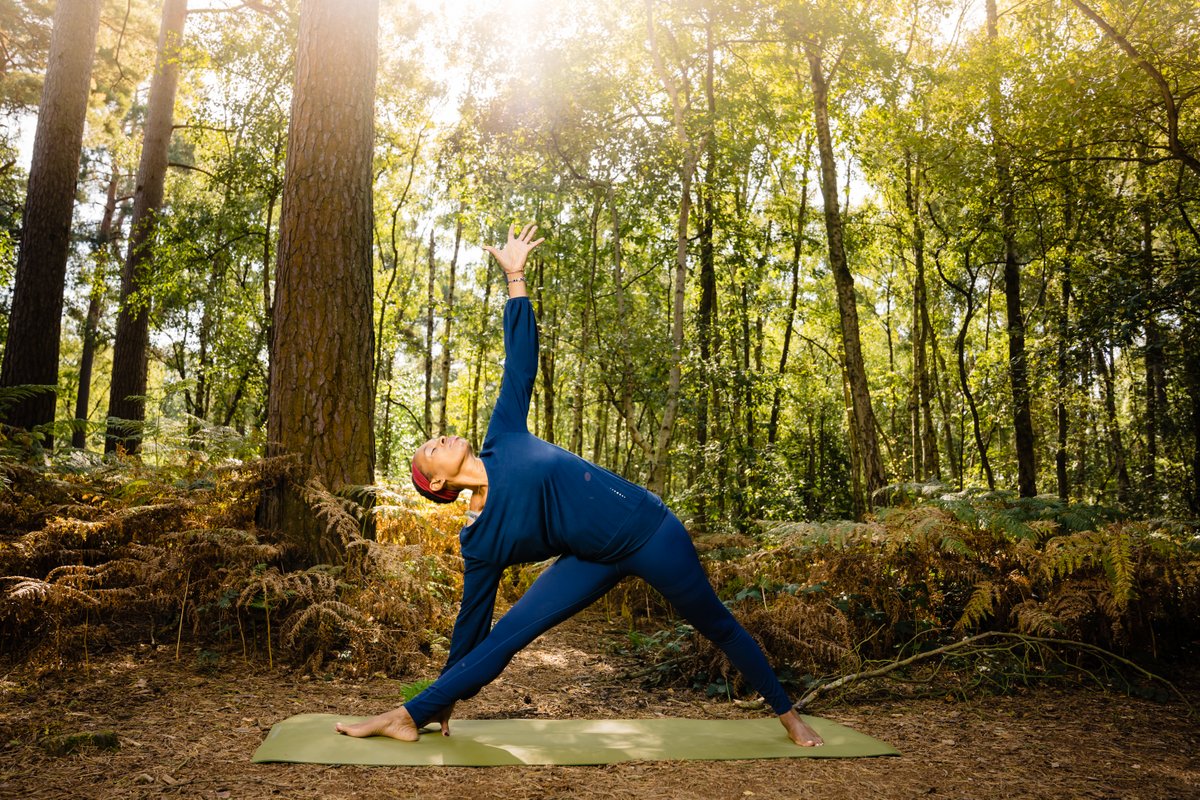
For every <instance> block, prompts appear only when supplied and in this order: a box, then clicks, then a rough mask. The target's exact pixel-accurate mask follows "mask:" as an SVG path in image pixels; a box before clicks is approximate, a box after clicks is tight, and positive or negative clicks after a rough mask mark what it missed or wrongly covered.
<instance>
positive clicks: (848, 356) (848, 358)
mask: <svg viewBox="0 0 1200 800" xmlns="http://www.w3.org/2000/svg"><path fill="white" fill-rule="evenodd" d="M804 51H805V55H806V56H807V58H808V64H809V73H810V75H811V78H812V90H813V109H814V117H815V121H816V132H817V148H818V152H819V154H820V158H821V195H822V198H823V200H824V206H825V234H826V238H827V239H828V242H829V266H830V269H831V270H832V272H833V280H834V284H835V285H836V287H837V300H838V316H839V319H840V322H841V333H842V355H843V366H844V370H845V373H846V380H847V384H848V392H849V395H850V397H849V400H850V404H851V411H852V414H853V416H854V433H855V435H856V437H857V440H856V448H855V449H856V450H857V452H858V454H859V459H860V460H859V464H860V466H861V470H862V472H861V474H862V479H863V486H862V488H863V489H864V490H865V493H866V498H864V500H869V497H870V495H871V494H872V493H873V492H874V491H875V490H876V489H879V488H880V487H882V486H884V485H885V484H886V483H887V476H886V474H885V473H884V469H883V459H882V457H881V455H880V451H879V440H878V438H877V432H876V427H877V426H876V422H875V412H874V410H873V409H872V408H871V393H870V388H869V386H868V384H867V371H866V366H865V365H864V363H863V354H862V344H861V339H860V336H859V326H858V304H857V303H858V300H857V296H856V294H855V290H854V276H853V275H852V274H851V272H850V268H849V266H848V264H847V262H846V249H845V245H844V244H843V241H842V215H841V210H840V208H839V206H838V191H837V165H836V162H835V160H834V154H833V140H832V138H831V136H830V132H829V101H828V86H827V83H826V80H827V79H826V76H825V72H824V66H823V64H822V62H821V52H820V50H819V49H818V48H817V45H816V44H815V43H813V42H811V41H809V42H805V47H804Z"/></svg>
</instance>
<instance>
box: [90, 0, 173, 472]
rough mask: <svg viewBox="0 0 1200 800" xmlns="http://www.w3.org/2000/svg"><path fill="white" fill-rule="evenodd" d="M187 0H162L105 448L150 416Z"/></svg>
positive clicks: (134, 433) (122, 443) (126, 444)
mask: <svg viewBox="0 0 1200 800" xmlns="http://www.w3.org/2000/svg"><path fill="white" fill-rule="evenodd" d="M186 20H187V0H164V2H163V13H162V27H161V29H160V30H159V34H158V56H157V59H156V62H155V66H154V78H153V79H152V80H151V82H150V97H149V100H148V102H147V110H146V127H145V134H144V136H143V138H142V155H141V161H140V162H139V164H138V174H137V189H136V191H135V192H134V196H133V220H132V221H131V223H130V231H129V252H128V255H127V256H126V258H125V268H124V269H123V270H122V272H121V301H120V303H121V309H120V312H119V313H118V315H117V334H116V340H115V342H114V344H113V367H112V384H111V386H110V389H109V399H108V417H109V424H108V432H107V434H106V436H105V440H104V451H105V452H106V453H111V452H113V451H115V450H117V449H118V448H120V449H122V450H124V451H125V452H128V453H134V452H137V450H138V448H139V447H141V443H142V425H143V423H144V422H145V419H146V368H147V357H148V351H149V347H150V300H149V298H145V297H142V296H141V295H142V290H143V288H144V287H145V286H146V284H147V282H148V280H149V272H150V270H151V268H152V260H151V259H152V253H151V247H152V243H153V240H154V226H155V218H156V217H157V215H158V212H159V209H160V208H162V203H163V191H164V186H165V184H166V179H167V150H168V148H169V147H170V145H171V130H172V119H173V115H174V110H175V91H176V88H177V87H178V85H179V64H180V53H181V50H182V43H183V26H184V22H185V21H186Z"/></svg>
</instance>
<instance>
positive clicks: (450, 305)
mask: <svg viewBox="0 0 1200 800" xmlns="http://www.w3.org/2000/svg"><path fill="white" fill-rule="evenodd" d="M461 244H462V209H461V208H460V209H459V214H458V221H457V222H456V223H455V225H454V252H453V253H452V254H451V256H450V275H449V283H448V285H447V287H446V314H445V316H446V321H445V322H444V323H442V359H441V376H440V377H441V385H442V401H441V403H440V404H439V405H438V427H437V429H438V432H439V433H440V434H445V433H446V406H447V405H449V403H450V345H451V342H452V340H451V326H452V324H453V322H454V278H455V274H456V273H457V272H458V250H459V247H460V246H461Z"/></svg>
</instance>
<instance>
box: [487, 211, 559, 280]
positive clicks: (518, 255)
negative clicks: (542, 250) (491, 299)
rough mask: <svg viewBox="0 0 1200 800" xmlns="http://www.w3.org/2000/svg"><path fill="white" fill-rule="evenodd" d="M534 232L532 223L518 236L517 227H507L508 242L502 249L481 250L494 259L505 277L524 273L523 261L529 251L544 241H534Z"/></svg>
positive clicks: (542, 239)
mask: <svg viewBox="0 0 1200 800" xmlns="http://www.w3.org/2000/svg"><path fill="white" fill-rule="evenodd" d="M535 232H537V225H535V224H534V223H532V222H531V223H529V224H528V225H526V226H525V227H524V228H522V229H521V233H520V234H519V235H518V234H517V226H516V225H515V224H514V225H509V226H508V241H507V242H505V243H504V247H502V248H500V249H499V250H497V249H496V248H495V247H492V246H491V245H487V246H485V247H484V248H483V249H484V250H487V251H488V252H489V253H491V254H492V255H493V256H495V257H496V260H497V261H499V262H500V266H501V268H503V270H504V274H505V275H516V274H517V273H520V272H523V271H524V269H525V259H526V258H528V257H529V251H531V250H533V248H535V247H537V246H538V245H539V244H541V243H542V242H544V241H546V239H545V237H543V238H541V239H536V240H534V238H533V234H534V233H535Z"/></svg>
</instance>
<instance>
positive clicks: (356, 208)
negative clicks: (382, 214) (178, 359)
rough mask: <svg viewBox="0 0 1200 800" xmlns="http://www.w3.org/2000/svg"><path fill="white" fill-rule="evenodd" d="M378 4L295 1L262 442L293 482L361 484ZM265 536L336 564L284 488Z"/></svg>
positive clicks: (367, 458) (369, 454) (368, 436)
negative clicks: (288, 459) (280, 457)
mask: <svg viewBox="0 0 1200 800" xmlns="http://www.w3.org/2000/svg"><path fill="white" fill-rule="evenodd" d="M378 25H379V4H378V0H353V1H352V2H344V0H304V2H303V3H302V4H301V8H300V34H299V43H298V46H297V51H296V81H295V90H294V93H293V95H292V110H291V121H290V123H289V125H288V150H287V165H286V169H285V173H284V187H283V208H282V211H281V213H280V220H279V223H280V232H279V236H280V238H279V254H278V261H277V270H276V277H277V286H276V292H275V334H276V335H275V337H274V342H273V346H272V349H271V360H272V362H273V364H274V368H273V369H272V372H271V379H272V386H271V404H270V409H269V412H268V416H267V441H268V443H269V448H270V450H269V452H270V453H272V454H289V455H293V456H294V457H295V458H296V459H297V461H298V462H299V463H298V466H299V473H300V477H301V478H305V477H308V476H315V477H317V478H319V479H320V480H321V481H322V482H323V483H324V484H325V485H326V486H327V487H329V489H331V490H333V491H336V490H338V489H340V488H342V487H343V486H346V485H360V484H368V483H371V482H372V481H373V479H374V475H373V472H374V466H375V441H374V425H373V419H372V418H373V416H374V408H375V398H374V396H373V394H372V378H373V374H374V369H373V364H372V360H373V354H374V329H373V325H372V319H371V317H372V310H373V302H372V300H373V298H372V289H371V282H372V272H373V270H372V235H371V232H372V211H371V185H372V169H371V161H372V155H373V152H372V146H373V136H374V97H375V72H376V63H377V54H378V45H377V31H378ZM262 511H263V513H262V519H263V521H264V523H265V526H266V527H269V528H278V529H282V530H284V531H286V532H287V535H288V537H289V539H290V540H291V541H292V542H293V543H294V544H295V546H296V548H297V550H298V551H299V553H300V555H301V557H302V558H303V559H304V560H306V561H307V562H309V563H313V562H318V561H330V560H336V559H338V558H339V557H340V548H339V545H340V542H338V541H336V540H334V539H331V537H330V534H329V533H328V532H327V531H326V529H325V526H324V524H322V523H321V521H320V520H318V519H317V518H316V517H315V515H314V514H313V512H312V510H311V509H310V508H309V507H308V506H307V505H306V504H305V502H304V501H303V500H302V499H301V498H300V496H299V495H298V494H297V493H296V492H295V491H294V488H293V487H291V486H289V485H285V486H280V487H277V488H276V489H275V490H274V491H272V492H270V493H269V494H268V497H266V498H265V502H264V507H263V509H262Z"/></svg>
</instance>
